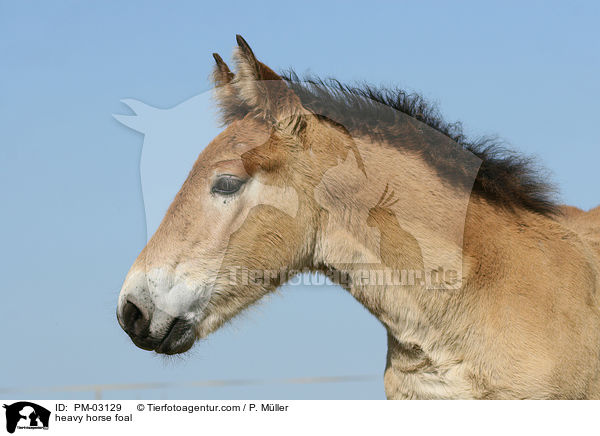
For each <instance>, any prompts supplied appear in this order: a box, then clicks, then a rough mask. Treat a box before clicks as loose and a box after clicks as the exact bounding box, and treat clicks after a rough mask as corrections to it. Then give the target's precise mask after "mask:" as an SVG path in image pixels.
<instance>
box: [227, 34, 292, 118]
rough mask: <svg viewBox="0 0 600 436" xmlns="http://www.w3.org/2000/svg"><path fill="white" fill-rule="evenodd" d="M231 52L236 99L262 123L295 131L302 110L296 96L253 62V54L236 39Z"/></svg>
mask: <svg viewBox="0 0 600 436" xmlns="http://www.w3.org/2000/svg"><path fill="white" fill-rule="evenodd" d="M236 39H237V43H238V47H237V48H236V50H235V51H234V59H235V61H236V67H237V70H236V72H237V74H236V76H235V78H234V79H233V80H232V84H233V86H235V88H236V89H237V92H238V96H239V98H240V99H241V100H242V101H243V102H244V103H245V104H246V105H247V106H249V107H250V108H251V110H252V111H253V112H254V113H255V114H256V115H257V116H258V117H260V118H263V119H265V120H266V121H269V122H273V123H277V124H280V125H281V124H284V125H293V126H294V128H298V126H299V125H301V124H302V123H299V121H301V120H302V114H303V113H304V110H303V108H302V105H301V103H300V99H299V98H298V96H297V95H296V94H295V93H294V92H293V91H292V90H291V89H290V88H289V87H288V86H287V84H286V82H285V81H284V80H283V79H282V78H281V77H280V76H279V75H278V74H277V73H275V72H274V71H273V70H272V69H271V68H269V67H268V66H266V65H265V64H263V63H262V62H260V61H259V60H258V59H256V56H255V55H254V52H253V51H252V49H251V48H250V46H249V45H248V43H247V42H246V40H245V39H244V38H242V37H241V36H240V35H237V36H236Z"/></svg>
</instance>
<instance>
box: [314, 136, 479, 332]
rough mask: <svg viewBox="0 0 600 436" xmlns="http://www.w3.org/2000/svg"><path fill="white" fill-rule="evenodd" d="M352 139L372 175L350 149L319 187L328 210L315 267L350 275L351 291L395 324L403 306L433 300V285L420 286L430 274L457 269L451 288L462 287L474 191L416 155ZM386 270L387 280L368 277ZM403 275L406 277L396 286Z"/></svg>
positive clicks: (319, 234)
mask: <svg viewBox="0 0 600 436" xmlns="http://www.w3.org/2000/svg"><path fill="white" fill-rule="evenodd" d="M354 142H355V144H356V145H357V148H358V151H359V153H358V154H359V155H360V157H361V158H362V161H363V164H364V167H365V170H366V171H365V172H366V176H365V174H364V173H363V172H362V171H360V170H359V165H358V163H357V162H356V158H355V155H354V154H352V153H349V154H348V156H347V157H346V161H345V162H343V163H342V164H340V165H338V166H337V167H334V168H332V169H331V170H329V171H328V172H327V173H326V174H325V175H324V176H323V179H322V181H321V184H320V185H319V186H318V187H317V188H316V190H315V197H316V199H317V201H318V203H320V205H321V208H322V210H323V213H322V220H321V223H320V229H319V231H318V232H317V238H316V241H317V242H316V245H315V252H314V264H315V265H317V267H318V268H320V269H321V270H327V271H331V270H334V271H337V272H339V273H340V274H337V275H336V276H338V277H348V278H349V279H350V280H349V284H348V285H347V286H346V287H347V288H348V290H349V291H350V292H351V293H352V294H353V295H354V296H355V297H356V298H357V299H358V300H359V301H361V302H362V303H363V304H364V305H365V306H366V307H367V309H369V310H370V311H371V312H372V313H374V314H375V315H376V316H377V317H378V318H379V319H380V320H381V321H383V322H384V324H389V323H393V321H392V320H393V319H398V311H399V310H401V311H405V310H406V307H413V306H414V307H417V306H422V304H417V301H416V299H418V298H420V297H418V296H419V295H420V296H422V297H423V298H426V299H427V300H429V299H431V295H433V294H432V293H431V292H428V288H429V283H428V282H427V281H426V280H425V283H420V281H421V280H420V278H423V279H425V278H426V277H425V276H426V274H428V272H430V271H437V270H440V268H441V269H442V270H443V271H444V273H447V272H448V271H449V270H454V271H455V275H456V277H457V279H458V284H454V285H453V286H454V287H457V286H460V279H461V278H462V243H463V239H462V236H463V230H464V223H465V216H466V211H467V207H468V202H469V194H470V193H469V192H465V190H464V189H463V188H456V187H454V186H451V185H450V184H448V183H447V182H446V181H445V180H442V179H441V178H440V177H439V176H438V175H437V174H436V171H435V170H434V169H433V168H432V167H431V166H430V165H428V164H427V163H426V162H424V161H423V160H422V158H420V157H418V156H417V155H416V154H411V153H409V152H403V151H401V149H398V148H395V147H392V146H390V145H389V144H385V143H379V144H374V143H372V142H370V141H369V140H366V139H364V138H363V139H357V140H355V141H354ZM384 193H385V194H384ZM382 197H384V198H383V199H382ZM394 273H395V274H396V277H397V278H398V280H396V281H395V282H394V276H393V274H394ZM385 274H388V280H387V281H386V279H385V278H384V279H383V284H382V283H371V282H370V281H372V280H373V279H375V280H378V279H379V278H381V275H385ZM390 274H392V275H390ZM402 274H405V275H404V278H405V279H407V280H408V281H405V282H402V284H400V285H398V281H399V280H400V281H402ZM369 275H370V277H368V276H369ZM411 276H412V279H413V280H411ZM365 279H366V280H365ZM389 279H391V284H390V285H389V286H388V285H387V283H389V282H390V280H389ZM442 281H443V279H442ZM440 285H441V286H442V287H443V286H445V285H444V283H440ZM434 294H437V292H435V293H434ZM408 300H411V301H412V303H409V302H408ZM402 301H404V302H405V303H407V304H405V305H404V307H402V306H403V304H402ZM413 303H414V304H413Z"/></svg>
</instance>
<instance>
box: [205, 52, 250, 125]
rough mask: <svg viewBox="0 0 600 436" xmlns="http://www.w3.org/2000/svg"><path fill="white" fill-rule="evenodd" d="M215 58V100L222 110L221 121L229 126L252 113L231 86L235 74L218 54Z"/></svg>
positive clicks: (213, 74)
mask: <svg viewBox="0 0 600 436" xmlns="http://www.w3.org/2000/svg"><path fill="white" fill-rule="evenodd" d="M213 58H214V59H215V68H214V69H213V73H212V82H213V84H214V86H215V100H216V101H217V104H218V106H219V109H220V110H221V121H222V122H223V124H225V125H227V124H230V123H232V122H233V121H235V120H238V119H242V118H244V116H246V114H247V113H248V112H250V108H249V107H248V106H247V105H246V104H245V103H244V102H243V101H242V100H241V99H240V98H239V97H238V92H237V89H236V88H235V87H234V86H232V84H231V82H232V81H233V79H234V78H235V74H233V73H232V72H231V70H230V69H229V67H228V66H227V64H226V63H225V61H223V58H221V56H219V54H218V53H213Z"/></svg>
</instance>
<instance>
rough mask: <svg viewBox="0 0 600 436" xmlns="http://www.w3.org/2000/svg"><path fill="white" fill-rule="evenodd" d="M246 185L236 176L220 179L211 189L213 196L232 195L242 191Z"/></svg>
mask: <svg viewBox="0 0 600 436" xmlns="http://www.w3.org/2000/svg"><path fill="white" fill-rule="evenodd" d="M243 184H244V181H243V180H240V179H238V178H237V177H234V176H222V177H219V178H218V179H217V180H216V181H215V184H214V185H213V186H212V188H211V192H212V193H213V194H220V195H231V194H235V193H236V192H237V191H239V190H240V188H241V187H242V185H243Z"/></svg>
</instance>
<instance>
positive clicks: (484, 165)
mask: <svg viewBox="0 0 600 436" xmlns="http://www.w3.org/2000/svg"><path fill="white" fill-rule="evenodd" d="M282 77H283V78H284V80H285V81H286V82H287V83H288V85H289V86H290V88H291V89H292V90H293V91H294V92H295V93H296V94H297V95H298V97H299V98H300V100H301V102H302V104H303V106H304V107H305V108H306V109H308V110H309V111H311V112H313V113H315V114H327V118H330V119H332V120H335V121H336V122H341V123H342V124H343V127H344V128H345V129H347V130H348V131H350V132H358V133H362V134H366V135H372V134H374V132H376V134H380V135H384V136H385V135H388V136H389V135H392V136H393V132H394V128H393V126H394V124H397V123H398V122H399V116H398V113H397V112H398V111H399V112H401V113H402V114H406V115H409V116H410V117H412V118H413V119H415V120H418V121H420V122H422V123H424V124H426V125H428V126H429V127H431V128H433V129H435V130H436V131H437V132H440V133H442V134H443V135H445V136H447V137H448V138H450V139H451V140H453V141H455V142H456V143H458V144H459V145H460V146H461V147H462V148H463V149H464V150H467V151H469V152H471V153H473V154H474V155H475V156H477V157H478V158H479V159H481V161H482V162H481V166H480V167H479V173H478V174H477V177H476V179H475V182H474V185H473V192H474V193H476V194H478V195H480V196H482V197H484V198H486V199H487V200H489V201H491V202H493V203H495V204H497V205H500V206H502V207H505V208H508V209H511V210H514V209H515V207H520V208H524V209H527V210H530V211H533V212H536V213H539V214H542V215H546V216H552V215H555V214H557V213H559V208H558V205H557V204H556V202H555V201H554V194H555V189H554V187H553V185H552V184H550V183H549V182H548V181H547V177H545V175H544V172H543V171H540V170H539V169H538V168H537V167H536V165H535V162H534V160H533V159H532V158H531V157H526V156H523V155H520V154H518V153H515V152H513V151H510V150H508V149H507V148H506V147H505V146H504V145H503V143H502V142H501V141H499V140H498V139H496V138H490V137H487V138H481V139H477V140H470V139H468V138H467V137H466V136H465V135H464V133H463V130H462V125H461V124H460V123H448V122H446V121H444V119H443V118H442V116H441V115H440V113H439V111H438V109H437V108H436V107H435V106H433V105H431V104H429V103H428V102H427V101H425V100H424V98H423V97H422V96H421V95H419V94H414V93H411V94H409V93H406V92H405V91H403V90H400V89H386V88H382V87H374V86H371V85H367V84H363V85H360V86H349V85H345V84H343V83H341V82H339V81H338V80H336V79H327V80H323V79H320V78H316V77H307V78H302V79H300V78H299V77H298V75H296V73H294V72H293V71H287V72H285V73H284V74H283V75H282ZM390 109H392V110H390ZM404 118H406V117H404ZM386 126H387V127H386ZM395 139H396V138H395ZM393 142H394V143H398V144H400V145H399V146H403V143H402V142H401V141H393ZM419 152H421V153H422V154H423V155H424V156H425V157H426V161H427V162H429V163H430V164H431V165H433V167H434V168H435V169H436V170H438V172H439V173H440V174H442V175H444V174H446V175H447V174H451V173H452V172H456V168H457V166H460V165H461V162H460V161H458V160H459V159H461V158H460V157H459V156H457V155H455V154H452V153H447V154H443V153H442V155H440V152H439V149H433V148H429V149H427V147H425V149H424V150H419Z"/></svg>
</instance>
